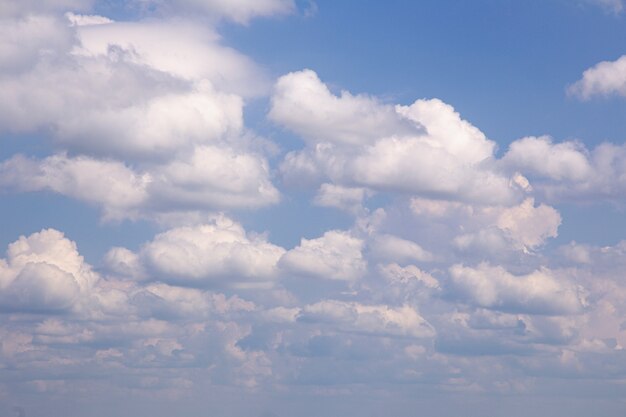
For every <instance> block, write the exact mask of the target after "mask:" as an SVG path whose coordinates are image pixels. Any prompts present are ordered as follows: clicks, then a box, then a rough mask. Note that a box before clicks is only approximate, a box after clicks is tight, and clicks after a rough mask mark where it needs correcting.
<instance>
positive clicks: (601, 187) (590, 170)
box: [500, 136, 626, 201]
mask: <svg viewBox="0 0 626 417" xmlns="http://www.w3.org/2000/svg"><path fill="white" fill-rule="evenodd" d="M500 163H501V164H503V165H504V166H506V167H507V169H508V170H520V171H522V172H523V173H524V174H526V175H528V177H529V178H530V179H531V181H532V183H533V187H534V188H535V189H536V191H537V192H539V193H540V194H542V195H543V197H544V198H547V199H550V200H552V201H562V200H590V201H595V200H598V199H599V198H601V199H604V200H609V201H611V200H619V199H620V198H621V197H622V196H623V195H624V192H625V191H626V186H625V184H624V178H625V177H624V173H625V172H626V171H625V166H626V164H625V163H626V154H625V150H624V146H623V145H615V144H612V143H601V144H599V145H597V146H596V147H595V148H593V149H587V148H586V147H584V146H583V145H582V144H580V143H577V142H562V143H553V141H552V140H551V138H549V137H546V136H543V137H527V138H522V139H519V140H516V141H514V142H513V143H511V145H510V146H509V149H508V151H507V152H506V154H505V155H504V157H503V158H502V159H501V161H500Z"/></svg>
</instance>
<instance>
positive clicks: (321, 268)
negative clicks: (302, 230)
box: [279, 230, 367, 281]
mask: <svg viewBox="0 0 626 417" xmlns="http://www.w3.org/2000/svg"><path fill="white" fill-rule="evenodd" d="M362 249H363V241H362V240H360V239H358V238H356V237H352V236H350V234H349V233H347V232H344V231H340V230H331V231H328V232H326V233H324V235H323V236H321V237H319V238H316V239H304V238H303V239H302V240H301V242H300V245H299V246H297V247H295V248H294V249H291V250H290V251H288V252H287V253H285V254H284V255H283V257H282V258H281V259H280V263H279V265H280V267H281V268H282V269H283V270H285V271H286V272H287V273H291V274H295V275H303V276H310V277H314V278H320V279H327V280H338V281H354V280H356V279H358V278H359V277H361V276H362V275H363V274H364V273H365V271H366V269H367V262H366V261H365V259H364V258H363V254H362Z"/></svg>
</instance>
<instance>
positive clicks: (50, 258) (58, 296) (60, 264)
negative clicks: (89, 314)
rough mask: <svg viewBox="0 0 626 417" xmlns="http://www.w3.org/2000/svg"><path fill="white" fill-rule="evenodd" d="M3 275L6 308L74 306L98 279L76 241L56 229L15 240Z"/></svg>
mask: <svg viewBox="0 0 626 417" xmlns="http://www.w3.org/2000/svg"><path fill="white" fill-rule="evenodd" d="M0 277H1V278H0V279H1V287H2V290H1V292H2V301H1V302H2V305H3V307H4V308H5V309H9V310H18V311H20V310H21V311H44V312H45V311H54V312H61V311H64V310H68V309H71V308H72V307H73V306H74V305H75V303H77V302H78V301H80V300H79V296H80V295H81V294H85V293H87V292H89V291H90V290H91V288H92V287H93V286H94V284H95V282H96V281H97V279H98V276H97V274H95V273H94V272H93V271H92V270H91V267H90V266H89V265H87V264H85V263H84V261H83V258H82V256H80V255H79V253H78V251H77V249H76V245H75V243H74V242H72V241H70V240H68V239H66V238H65V237H64V236H63V234H62V233H61V232H59V231H56V230H53V229H48V230H43V231H41V232H40V233H35V234H33V235H31V236H29V237H28V238H26V237H24V236H22V237H21V238H20V239H19V240H17V241H16V242H14V243H12V244H11V245H10V246H9V248H8V250H7V258H6V259H2V260H0Z"/></svg>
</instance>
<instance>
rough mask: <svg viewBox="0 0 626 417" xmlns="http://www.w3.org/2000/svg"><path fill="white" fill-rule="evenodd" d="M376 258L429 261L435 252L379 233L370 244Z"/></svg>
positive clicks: (400, 260)
mask: <svg viewBox="0 0 626 417" xmlns="http://www.w3.org/2000/svg"><path fill="white" fill-rule="evenodd" d="M369 247H370V251H371V252H372V255H373V257H374V258H378V259H385V260H391V261H397V262H410V261H417V262H428V261H432V260H433V254H431V253H429V252H428V251H426V250H424V249H423V248H422V247H421V246H420V245H418V244H417V243H415V242H411V241H409V240H406V239H402V238H399V237H397V236H393V235H378V236H376V237H374V239H372V242H371V243H370V244H369Z"/></svg>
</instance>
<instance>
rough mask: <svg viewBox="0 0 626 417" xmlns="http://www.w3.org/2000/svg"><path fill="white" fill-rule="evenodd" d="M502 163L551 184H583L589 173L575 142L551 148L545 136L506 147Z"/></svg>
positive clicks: (588, 166)
mask: <svg viewBox="0 0 626 417" xmlns="http://www.w3.org/2000/svg"><path fill="white" fill-rule="evenodd" d="M502 163H503V164H505V165H506V166H507V167H511V168H512V169H519V170H522V171H523V172H525V173H531V174H537V175H541V176H544V177H547V178H550V179H553V180H557V181H560V180H569V181H582V180H585V179H587V178H589V176H590V175H591V173H592V168H591V166H590V164H589V161H588V159H587V152H586V150H585V149H584V147H583V146H582V145H581V144H579V143H575V142H562V143H557V144H553V143H552V139H551V138H550V137H548V136H541V137H526V138H522V139H518V140H516V141H514V142H513V143H511V145H509V150H508V151H507V153H506V154H505V155H504V157H503V158H502Z"/></svg>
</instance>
